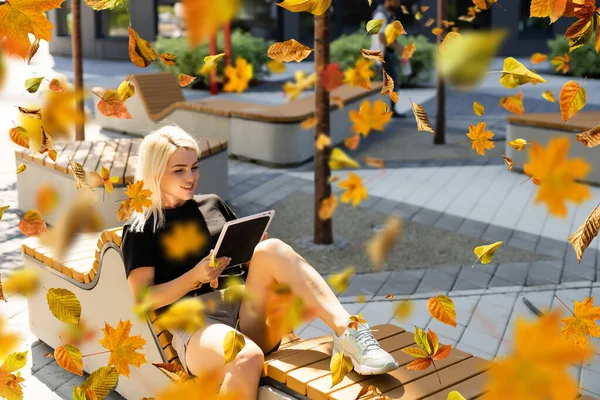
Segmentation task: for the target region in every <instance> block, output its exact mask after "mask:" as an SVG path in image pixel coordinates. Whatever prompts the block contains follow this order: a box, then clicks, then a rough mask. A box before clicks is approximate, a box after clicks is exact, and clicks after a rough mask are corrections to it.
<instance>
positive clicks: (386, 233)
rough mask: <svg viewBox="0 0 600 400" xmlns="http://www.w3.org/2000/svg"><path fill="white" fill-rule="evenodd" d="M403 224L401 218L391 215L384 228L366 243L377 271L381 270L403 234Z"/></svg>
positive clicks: (370, 259)
mask: <svg viewBox="0 0 600 400" xmlns="http://www.w3.org/2000/svg"><path fill="white" fill-rule="evenodd" d="M402 229H403V224H402V221H401V220H400V218H398V217H396V216H394V215H391V216H389V217H388V218H387V220H386V221H385V224H384V226H383V229H382V230H381V231H379V232H377V233H375V234H374V235H373V237H372V238H371V239H369V241H368V242H367V243H366V250H367V255H368V257H369V261H370V262H371V265H372V266H373V268H374V269H375V270H376V271H380V270H381V267H382V266H383V262H384V261H385V258H386V257H387V256H388V254H389V253H390V252H391V251H392V249H393V248H394V246H395V245H396V242H398V240H400V238H401V236H402Z"/></svg>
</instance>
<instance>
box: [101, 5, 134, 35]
mask: <svg viewBox="0 0 600 400" xmlns="http://www.w3.org/2000/svg"><path fill="white" fill-rule="evenodd" d="M97 15H98V18H99V20H100V24H99V28H100V35H99V36H100V37H115V38H121V37H128V36H129V33H128V31H127V27H128V26H129V13H128V12H127V8H126V7H115V8H113V9H112V10H103V11H98V14H97Z"/></svg>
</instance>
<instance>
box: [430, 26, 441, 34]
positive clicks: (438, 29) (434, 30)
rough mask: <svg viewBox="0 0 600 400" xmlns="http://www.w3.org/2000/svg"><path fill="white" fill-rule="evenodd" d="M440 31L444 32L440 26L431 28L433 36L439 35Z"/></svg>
mask: <svg viewBox="0 0 600 400" xmlns="http://www.w3.org/2000/svg"><path fill="white" fill-rule="evenodd" d="M442 32H444V29H442V28H440V27H439V26H436V27H435V28H432V29H431V33H433V34H434V35H435V36H439V35H441V34H442Z"/></svg>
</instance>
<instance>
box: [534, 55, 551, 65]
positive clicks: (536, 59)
mask: <svg viewBox="0 0 600 400" xmlns="http://www.w3.org/2000/svg"><path fill="white" fill-rule="evenodd" d="M547 59H548V56H547V55H546V54H542V53H533V55H532V56H531V60H530V61H531V63H532V64H539V63H542V62H544V61H546V60H547Z"/></svg>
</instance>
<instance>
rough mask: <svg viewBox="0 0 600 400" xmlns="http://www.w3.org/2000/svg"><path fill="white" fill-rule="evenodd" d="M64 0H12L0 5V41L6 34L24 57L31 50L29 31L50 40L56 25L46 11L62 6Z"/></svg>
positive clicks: (16, 50)
mask: <svg viewBox="0 0 600 400" xmlns="http://www.w3.org/2000/svg"><path fill="white" fill-rule="evenodd" d="M63 1H64V0H36V1H32V0H10V1H7V2H6V3H4V4H2V5H0V41H1V40H2V39H4V37H5V36H6V37H7V38H8V40H9V41H10V42H11V43H12V44H13V45H14V46H13V47H12V49H13V50H14V51H15V53H17V54H18V55H19V56H21V57H22V58H23V59H25V57H26V56H27V52H28V50H29V45H30V42H29V36H28V33H31V34H33V36H35V37H36V38H37V39H44V40H47V41H50V40H51V39H52V28H54V25H52V24H51V23H50V21H48V19H47V18H46V16H45V15H44V12H46V11H48V10H51V9H53V8H58V7H60V4H61V3H62V2H63Z"/></svg>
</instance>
